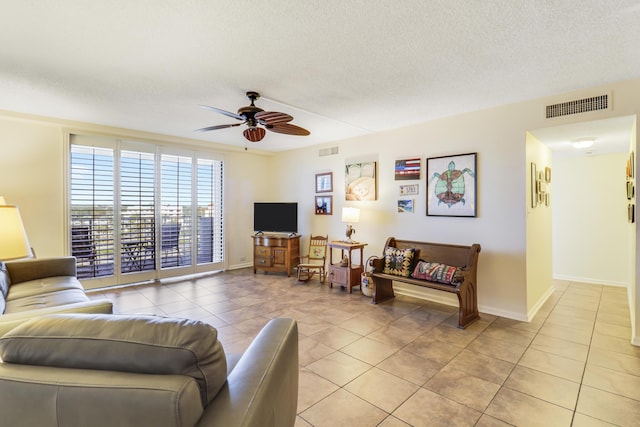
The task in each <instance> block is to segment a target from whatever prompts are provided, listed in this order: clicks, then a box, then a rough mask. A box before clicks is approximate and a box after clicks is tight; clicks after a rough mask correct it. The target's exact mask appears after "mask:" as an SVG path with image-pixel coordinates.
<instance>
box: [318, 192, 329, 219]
mask: <svg viewBox="0 0 640 427" xmlns="http://www.w3.org/2000/svg"><path fill="white" fill-rule="evenodd" d="M316 215H333V196H316Z"/></svg>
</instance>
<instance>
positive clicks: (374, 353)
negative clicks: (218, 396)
mask: <svg viewBox="0 0 640 427" xmlns="http://www.w3.org/2000/svg"><path fill="white" fill-rule="evenodd" d="M480 291H482V289H480ZM92 296H94V297H98V296H106V297H108V298H110V299H112V300H113V302H114V303H115V307H116V310H117V312H118V313H153V314H159V315H170V316H179V317H188V318H194V319H200V320H203V321H205V322H208V323H210V324H211V325H213V326H214V327H216V328H217V329H218V331H219V337H220V340H221V342H222V343H223V345H224V347H225V350H226V351H227V352H242V351H244V350H245V349H246V348H247V346H248V345H249V343H250V342H251V341H252V339H253V337H254V336H255V335H256V334H257V333H258V331H259V330H260V329H261V328H262V327H263V326H264V325H265V324H266V323H267V322H268V321H269V319H272V318H275V317H292V318H294V319H296V320H297V321H298V327H299V332H300V336H299V339H300V341H299V343H300V345H299V346H300V386H299V397H298V417H297V422H296V426H299V427H303V426H317V427H320V426H332V427H334V426H353V427H357V426H384V427H395V426H407V425H411V426H440V425H441V426H467V425H468V426H474V425H475V426H506V425H517V426H570V425H573V426H610V425H619V426H633V425H636V426H638V425H640V347H635V346H632V345H631V344H630V342H629V341H630V336H631V327H630V321H629V308H628V303H627V294H626V290H625V289H623V288H618V287H609V286H598V285H590V284H580V283H572V282H557V283H556V291H555V292H554V294H553V295H552V296H551V298H550V299H549V300H548V301H547V302H546V303H545V305H544V306H543V307H542V309H541V310H540V312H539V313H538V314H537V316H536V317H535V319H534V320H533V321H532V322H529V323H527V322H519V321H514V320H510V319H506V318H501V317H496V316H492V315H488V314H482V315H481V317H482V318H481V320H480V321H478V322H476V323H474V324H473V325H471V326H470V327H468V328H467V329H466V330H460V329H457V328H456V327H455V326H456V324H457V309H456V308H454V307H449V306H445V305H441V304H436V303H433V302H429V301H423V300H418V299H414V298H409V297H404V296H398V297H396V298H395V299H394V300H392V301H389V302H386V303H383V304H379V305H372V304H371V303H370V299H369V298H367V297H365V296H363V295H362V294H361V293H360V292H359V291H358V290H357V289H356V290H355V291H354V293H353V294H351V295H349V294H348V293H347V292H346V291H345V290H344V289H341V288H340V287H334V288H333V289H331V288H329V286H328V285H327V284H324V285H323V284H321V283H320V282H318V281H317V280H312V281H310V282H308V283H300V282H298V281H297V280H296V279H295V278H294V277H290V278H287V277H286V276H285V275H284V274H263V273H258V274H256V275H254V274H253V271H252V270H251V269H243V270H237V271H231V272H225V273H219V274H215V275H211V276H206V277H200V278H197V279H192V280H185V281H176V282H172V283H163V284H158V283H155V284H148V285H138V286H130V287H125V288H119V289H110V290H102V291H98V292H93V293H92Z"/></svg>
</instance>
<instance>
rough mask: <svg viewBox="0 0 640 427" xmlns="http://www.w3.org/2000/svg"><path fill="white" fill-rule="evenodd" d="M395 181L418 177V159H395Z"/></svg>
mask: <svg viewBox="0 0 640 427" xmlns="http://www.w3.org/2000/svg"><path fill="white" fill-rule="evenodd" d="M395 176H396V181H401V180H408V179H420V159H419V158H415V159H404V160H396V167H395Z"/></svg>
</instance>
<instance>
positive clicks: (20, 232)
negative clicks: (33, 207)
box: [0, 205, 33, 261]
mask: <svg viewBox="0 0 640 427" xmlns="http://www.w3.org/2000/svg"><path fill="white" fill-rule="evenodd" d="M0 236H2V237H1V238H0V260H2V261H8V260H12V259H20V258H27V257H31V256H33V253H32V252H31V245H29V239H28V238H27V233H26V232H25V230H24V225H22V218H20V211H19V210H18V207H17V206H11V205H1V206H0Z"/></svg>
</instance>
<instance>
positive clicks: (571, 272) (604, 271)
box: [553, 153, 631, 287]
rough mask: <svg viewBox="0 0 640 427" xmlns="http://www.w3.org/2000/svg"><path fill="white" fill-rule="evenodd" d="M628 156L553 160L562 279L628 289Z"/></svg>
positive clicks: (556, 252) (557, 269) (556, 264)
mask: <svg viewBox="0 0 640 427" xmlns="http://www.w3.org/2000/svg"><path fill="white" fill-rule="evenodd" d="M627 159H628V153H615V154H602V155H597V156H579V157H556V158H554V160H553V163H554V168H553V269H554V277H555V278H557V279H564V280H571V281H578V282H587V283H598V284H605V285H616V286H625V287H627V286H628V284H629V282H630V278H631V277H630V269H629V264H630V263H629V238H630V233H629V223H628V222H627V197H626V196H627V194H626V188H625V186H624V184H625V181H626V178H625V167H626V162H627Z"/></svg>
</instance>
